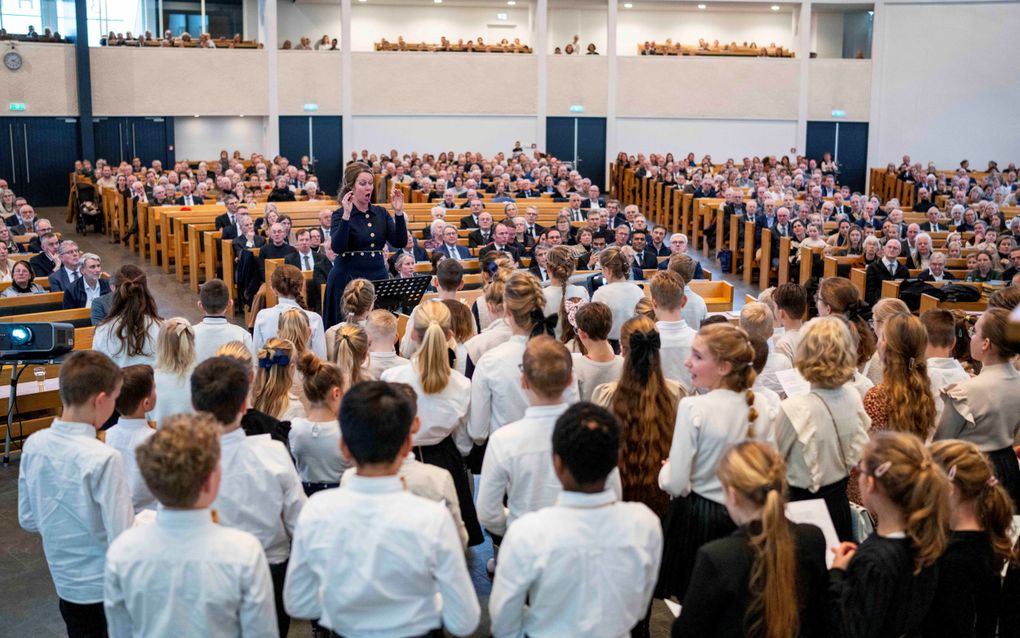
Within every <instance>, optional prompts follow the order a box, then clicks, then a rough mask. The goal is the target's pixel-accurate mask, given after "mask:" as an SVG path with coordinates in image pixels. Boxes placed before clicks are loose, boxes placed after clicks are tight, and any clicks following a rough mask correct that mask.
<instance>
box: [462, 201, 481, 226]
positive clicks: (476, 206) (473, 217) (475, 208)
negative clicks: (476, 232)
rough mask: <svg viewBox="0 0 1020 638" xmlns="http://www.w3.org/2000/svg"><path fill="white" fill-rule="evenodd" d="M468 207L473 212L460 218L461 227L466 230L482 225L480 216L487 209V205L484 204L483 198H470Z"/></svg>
mask: <svg viewBox="0 0 1020 638" xmlns="http://www.w3.org/2000/svg"><path fill="white" fill-rule="evenodd" d="M468 209H469V210H470V211H471V214H470V215H465V216H464V217H461V218H460V227H461V228H463V229H465V230H466V229H468V228H478V227H479V225H480V224H479V220H478V217H479V215H481V214H482V211H483V210H484V209H485V206H484V205H483V204H482V200H480V199H478V198H474V199H469V200H468Z"/></svg>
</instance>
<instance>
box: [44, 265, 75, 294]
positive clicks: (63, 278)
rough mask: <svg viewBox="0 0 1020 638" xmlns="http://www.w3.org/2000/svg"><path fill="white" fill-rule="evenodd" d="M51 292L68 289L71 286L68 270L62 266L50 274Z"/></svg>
mask: <svg viewBox="0 0 1020 638" xmlns="http://www.w3.org/2000/svg"><path fill="white" fill-rule="evenodd" d="M49 280H50V292H60V291H62V290H67V289H68V288H69V287H70V286H71V280H70V279H69V278H68V276H67V270H65V269H64V267H63V266H61V267H60V268H59V269H58V270H57V271H56V272H55V273H53V274H52V275H50V276H49Z"/></svg>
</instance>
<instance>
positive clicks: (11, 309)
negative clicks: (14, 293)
mask: <svg viewBox="0 0 1020 638" xmlns="http://www.w3.org/2000/svg"><path fill="white" fill-rule="evenodd" d="M63 305H64V293H63V292H45V293H42V294H38V295H23V296H20V297H3V298H0V316H11V317H19V316H24V315H28V314H32V313H39V312H50V311H53V310H62V309H63Z"/></svg>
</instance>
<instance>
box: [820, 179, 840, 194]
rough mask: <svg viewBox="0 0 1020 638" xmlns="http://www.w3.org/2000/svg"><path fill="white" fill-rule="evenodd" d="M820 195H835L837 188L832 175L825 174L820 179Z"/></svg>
mask: <svg viewBox="0 0 1020 638" xmlns="http://www.w3.org/2000/svg"><path fill="white" fill-rule="evenodd" d="M821 188H822V197H835V196H836V193H838V192H839V189H838V188H836V179H835V178H834V177H833V176H832V175H826V176H825V179H824V180H822V186H821Z"/></svg>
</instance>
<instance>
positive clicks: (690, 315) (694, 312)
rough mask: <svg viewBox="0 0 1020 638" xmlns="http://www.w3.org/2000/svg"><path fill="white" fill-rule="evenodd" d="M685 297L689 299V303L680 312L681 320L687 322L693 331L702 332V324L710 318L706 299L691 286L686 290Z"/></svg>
mask: <svg viewBox="0 0 1020 638" xmlns="http://www.w3.org/2000/svg"><path fill="white" fill-rule="evenodd" d="M684 296H686V297H687V303H685V304H684V308H683V310H681V311H680V318H681V319H683V320H684V321H686V322H687V325H688V326H690V327H691V328H692V329H694V330H700V329H701V322H702V321H704V320H705V317H707V316H708V306H707V305H706V304H705V298H704V297H702V296H701V295H699V294H698V293H696V292H694V291H693V290H691V287H690V286H687V287H686V288H684Z"/></svg>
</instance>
